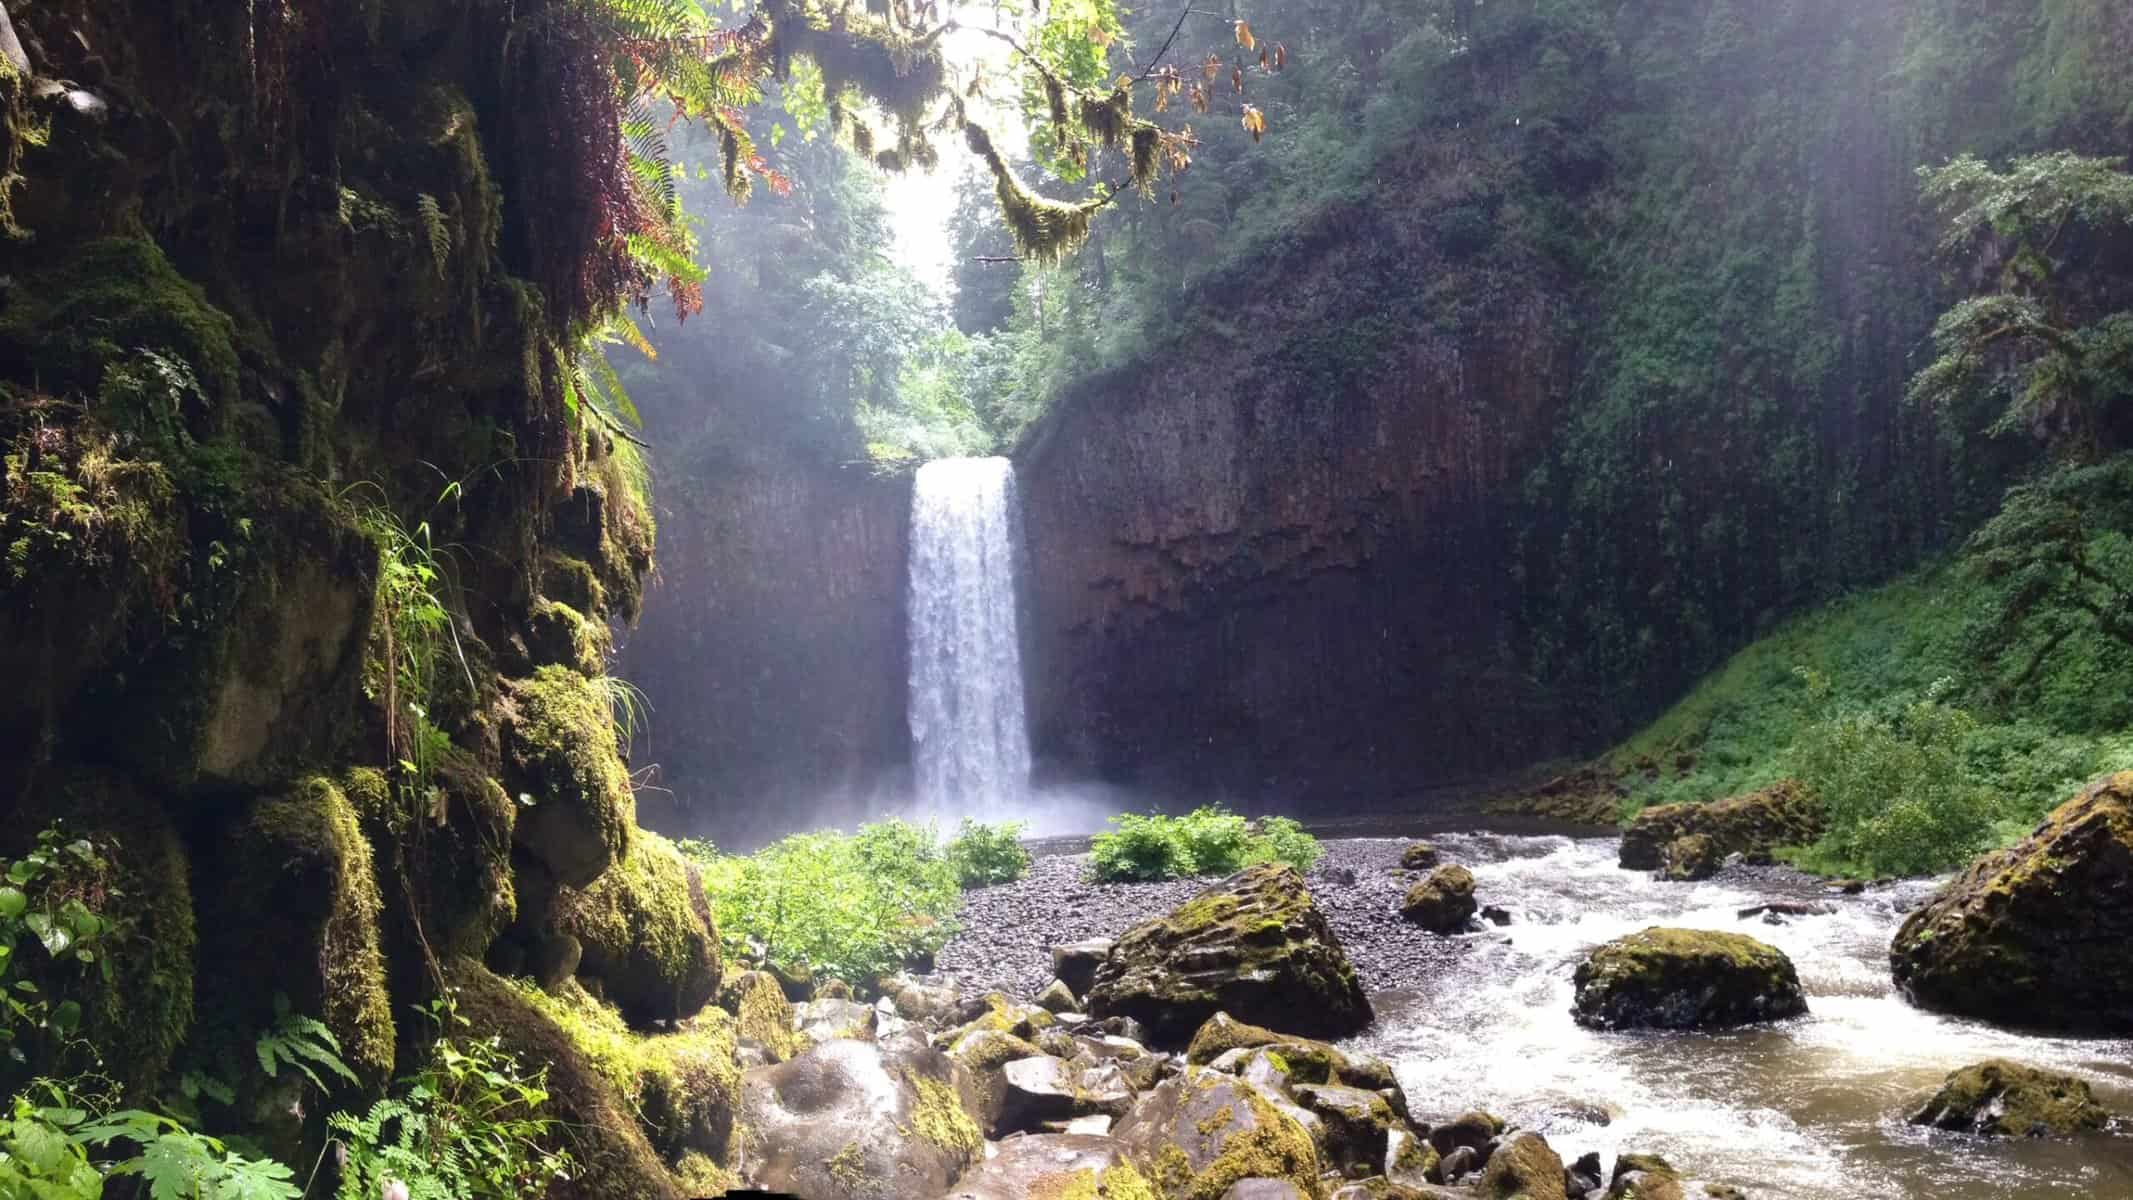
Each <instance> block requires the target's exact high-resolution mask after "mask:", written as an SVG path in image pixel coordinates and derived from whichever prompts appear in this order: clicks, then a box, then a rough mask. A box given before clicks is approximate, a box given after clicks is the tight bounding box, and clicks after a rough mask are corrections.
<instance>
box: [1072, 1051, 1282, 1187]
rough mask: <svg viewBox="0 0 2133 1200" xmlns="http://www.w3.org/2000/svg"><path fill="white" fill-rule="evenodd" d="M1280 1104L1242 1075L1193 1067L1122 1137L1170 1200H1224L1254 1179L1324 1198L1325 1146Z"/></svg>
mask: <svg viewBox="0 0 2133 1200" xmlns="http://www.w3.org/2000/svg"><path fill="white" fill-rule="evenodd" d="M1276 1101H1277V1098H1275V1097H1270V1096H1268V1095H1266V1094H1265V1093H1263V1092H1261V1091H1260V1090H1259V1089H1257V1088H1255V1087H1253V1086H1252V1085H1251V1084H1248V1083H1246V1082H1244V1081H1243V1080H1241V1079H1238V1078H1235V1077H1234V1076H1230V1075H1224V1074H1222V1073H1220V1072H1218V1071H1211V1070H1206V1069H1204V1068H1197V1067H1194V1068H1188V1069H1187V1070H1186V1071H1185V1072H1184V1074H1182V1075H1180V1076H1178V1077H1177V1078H1175V1079H1171V1080H1168V1081H1166V1082H1164V1083H1163V1084H1162V1085H1161V1086H1160V1087H1157V1088H1156V1089H1155V1090H1154V1091H1152V1092H1149V1093H1147V1094H1146V1095H1144V1096H1142V1097H1141V1098H1140V1100H1139V1102H1138V1103H1136V1104H1135V1105H1134V1106H1133V1111H1132V1112H1130V1113H1128V1114H1127V1115H1126V1118H1125V1119H1124V1120H1122V1121H1120V1122H1119V1123H1118V1126H1117V1128H1116V1131H1115V1133H1114V1136H1115V1137H1117V1138H1118V1140H1119V1141H1121V1142H1123V1143H1125V1145H1126V1148H1127V1151H1128V1153H1130V1154H1131V1155H1132V1157H1133V1161H1134V1163H1135V1164H1136V1165H1137V1166H1139V1167H1140V1168H1141V1170H1142V1173H1144V1174H1145V1175H1147V1176H1148V1178H1149V1180H1150V1181H1151V1182H1153V1183H1154V1184H1155V1186H1156V1188H1157V1190H1158V1191H1159V1192H1160V1193H1161V1194H1162V1195H1163V1196H1164V1197H1165V1198H1166V1200H1217V1198H1218V1197H1221V1196H1222V1195H1224V1194H1225V1193H1227V1192H1228V1191H1229V1190H1230V1189H1231V1187H1232V1185H1234V1184H1236V1183H1237V1182H1238V1181H1239V1180H1244V1179H1252V1178H1268V1179H1281V1180H1286V1181H1287V1182H1289V1183H1290V1184H1293V1185H1294V1186H1295V1187H1296V1189H1297V1190H1298V1191H1299V1192H1301V1193H1302V1194H1303V1195H1305V1196H1312V1195H1316V1194H1318V1176H1319V1167H1320V1164H1319V1159H1318V1147H1317V1144H1316V1143H1315V1142H1314V1141H1313V1139H1312V1136H1311V1133H1310V1132H1309V1130H1308V1129H1307V1127H1306V1126H1305V1125H1304V1124H1303V1123H1302V1122H1300V1121H1298V1120H1297V1119H1296V1117H1295V1116H1293V1115H1291V1113H1290V1112H1288V1111H1284V1106H1283V1104H1280V1103H1277V1102H1276ZM1287 1107H1291V1108H1293V1106H1287Z"/></svg>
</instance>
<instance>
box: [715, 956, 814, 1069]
mask: <svg viewBox="0 0 2133 1200" xmlns="http://www.w3.org/2000/svg"><path fill="white" fill-rule="evenodd" d="M719 1004H720V1005H721V1006H722V1007H724V1008H725V1010H726V1011H727V1012H730V1013H732V1014H733V1017H734V1020H735V1022H736V1023H737V1025H736V1027H737V1028H738V1030H739V1032H740V1035H741V1037H742V1038H743V1039H745V1040H746V1041H748V1042H750V1043H752V1044H754V1045H756V1046H760V1047H761V1048H762V1049H763V1050H764V1052H766V1053H768V1054H769V1055H770V1060H771V1061H772V1062H784V1061H785V1060H787V1059H789V1058H792V1057H793V1056H795V1055H797V1054H799V1053H800V1052H801V1051H803V1050H805V1049H807V1043H806V1041H805V1040H804V1039H802V1038H801V1036H800V1034H799V1032H798V1030H797V1029H795V1028H794V1026H795V1025H796V1022H795V1021H794V1020H793V1007H792V1001H790V1000H787V999H786V998H785V989H783V988H781V987H779V986H778V981H777V977H776V976H774V975H772V974H771V973H770V972H768V971H743V972H742V973H740V974H739V975H736V976H734V977H733V979H732V981H731V982H729V983H728V984H727V985H726V989H725V993H724V994H723V995H721V996H720V997H719Z"/></svg>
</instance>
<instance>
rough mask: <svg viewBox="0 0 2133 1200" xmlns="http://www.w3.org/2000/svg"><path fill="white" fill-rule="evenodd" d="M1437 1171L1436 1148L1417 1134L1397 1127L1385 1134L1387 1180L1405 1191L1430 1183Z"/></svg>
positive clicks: (1403, 1127)
mask: <svg viewBox="0 0 2133 1200" xmlns="http://www.w3.org/2000/svg"><path fill="white" fill-rule="evenodd" d="M1437 1169H1438V1159H1437V1151H1436V1148H1435V1147H1433V1146H1431V1145H1430V1144H1429V1143H1428V1142H1427V1141H1425V1140H1423V1139H1422V1138H1421V1137H1420V1136H1419V1135H1417V1134H1416V1133H1415V1131H1414V1130H1412V1129H1409V1128H1407V1127H1405V1126H1404V1125H1396V1126H1394V1127H1393V1128H1392V1129H1390V1130H1388V1131H1386V1134H1385V1178H1386V1179H1389V1180H1391V1181H1392V1182H1394V1183H1397V1184H1399V1185H1400V1186H1402V1187H1410V1188H1419V1187H1422V1186H1423V1185H1425V1184H1427V1183H1429V1182H1430V1181H1431V1180H1430V1175H1431V1173H1432V1172H1435V1171H1437Z"/></svg>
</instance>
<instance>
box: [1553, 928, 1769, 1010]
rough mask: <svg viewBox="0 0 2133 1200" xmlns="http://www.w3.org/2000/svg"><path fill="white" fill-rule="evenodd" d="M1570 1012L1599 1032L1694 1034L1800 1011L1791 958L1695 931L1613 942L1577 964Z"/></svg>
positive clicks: (1649, 933)
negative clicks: (1641, 1030)
mask: <svg viewBox="0 0 2133 1200" xmlns="http://www.w3.org/2000/svg"><path fill="white" fill-rule="evenodd" d="M1572 981H1573V983H1575V985H1576V987H1577V1002H1576V1007H1575V1008H1574V1009H1573V1010H1572V1011H1573V1013H1574V1014H1575V1016H1576V1017H1577V1021H1578V1023H1579V1024H1581V1025H1587V1026H1592V1027H1595V1028H1600V1029H1636V1028H1658V1029H1697V1028H1715V1027H1722V1026H1728V1025H1743V1024H1750V1023H1753V1022H1757V1021H1774V1020H1778V1019H1780V1018H1783V1017H1790V1016H1797V1015H1798V1014H1800V1013H1804V1012H1806V1011H1807V999H1806V996H1805V994H1804V993H1802V991H1801V990H1800V979H1799V974H1798V973H1797V972H1796V971H1795V970H1794V969H1793V966H1792V960H1790V959H1788V958H1786V957H1785V955H1784V954H1783V953H1782V952H1780V951H1779V950H1777V949H1776V948H1775V947H1772V946H1767V945H1765V944H1763V943H1762V942H1758V941H1756V940H1755V939H1754V938H1751V937H1744V936H1742V935H1741V934H1737V933H1713V932H1707V931H1704V930H1695V929H1660V928H1653V929H1647V930H1644V931H1643V932H1642V933H1633V934H1630V935H1629V936H1627V937H1622V938H1617V939H1616V940H1614V941H1612V942H1609V943H1607V944H1606V945H1604V946H1601V947H1599V948H1598V949H1596V950H1594V951H1593V952H1592V954H1591V955H1590V956H1588V957H1587V958H1586V959H1585V961H1584V962H1582V963H1580V964H1578V969H1577V972H1576V974H1575V975H1574V976H1573V979H1572Z"/></svg>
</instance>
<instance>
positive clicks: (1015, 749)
mask: <svg viewBox="0 0 2133 1200" xmlns="http://www.w3.org/2000/svg"><path fill="white" fill-rule="evenodd" d="M1021 553H1022V517H1021V510H1020V508H1019V507H1018V506H1017V504H1016V500H1015V468H1014V464H1013V463H1011V462H1009V461H1008V460H1006V459H1004V458H948V459H941V460H939V461H937V462H930V463H927V464H926V465H924V466H922V467H920V468H919V469H918V479H917V482H916V484H915V486H914V487H913V489H912V494H911V588H910V614H911V615H910V622H911V624H910V646H911V765H912V769H913V773H914V776H915V778H916V783H917V789H918V808H919V810H920V811H921V812H922V813H926V814H929V815H932V816H936V817H947V818H953V817H959V816H972V817H978V818H981V819H987V820H1000V819H1003V818H1004V817H1006V816H1008V815H1010V814H1012V813H1015V812H1017V811H1019V810H1020V809H1021V807H1022V803H1023V800H1024V797H1025V796H1026V794H1027V791H1028V788H1029V728H1028V725H1027V723H1026V720H1025V718H1024V715H1023V710H1022V650H1021V644H1020V642H1019V641H1018V640H1017V635H1016V628H1015V578H1016V569H1017V565H1018V562H1017V560H1018V559H1019V557H1020V556H1021Z"/></svg>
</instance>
